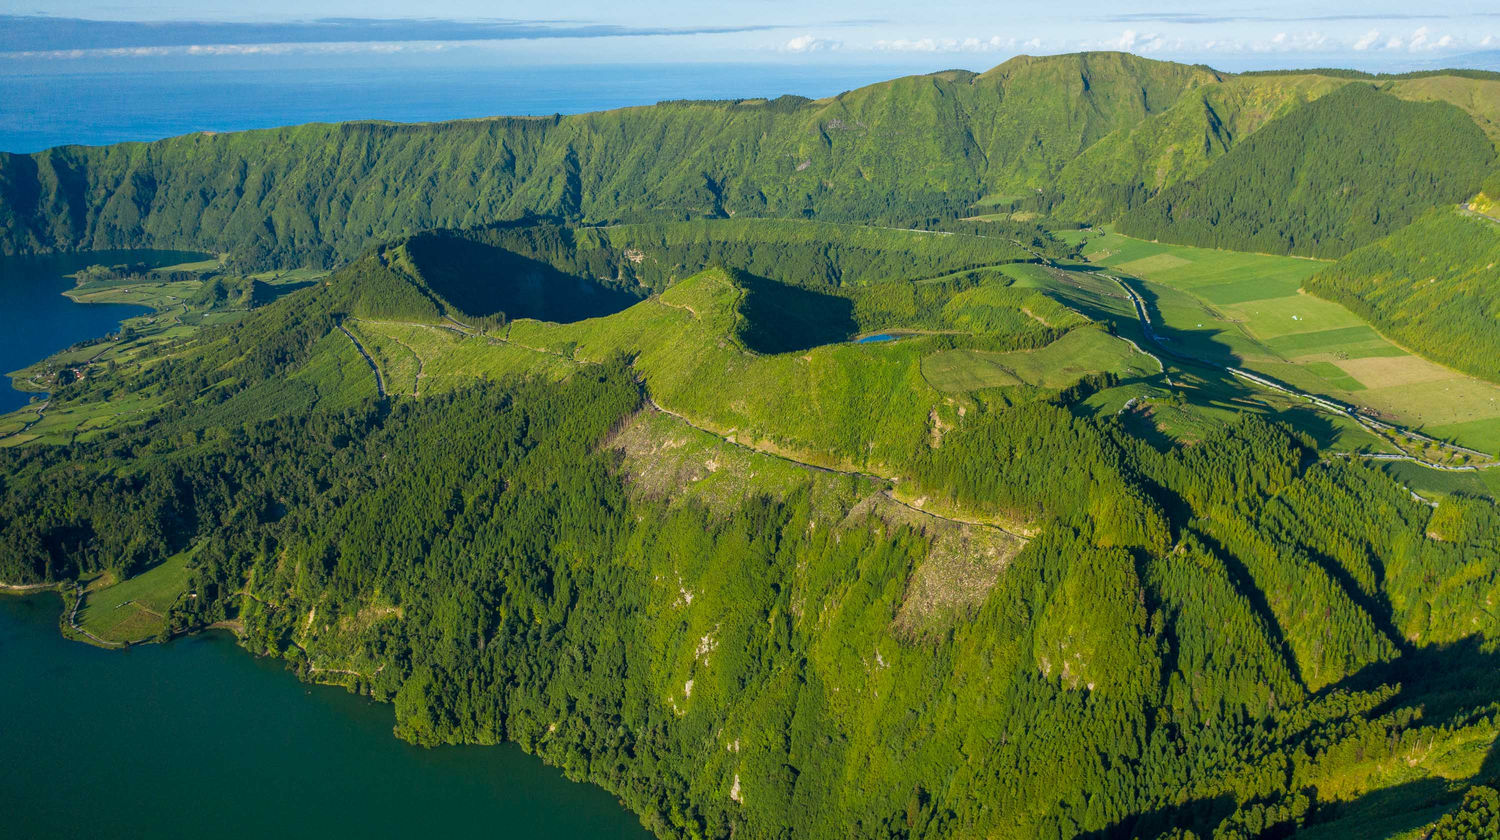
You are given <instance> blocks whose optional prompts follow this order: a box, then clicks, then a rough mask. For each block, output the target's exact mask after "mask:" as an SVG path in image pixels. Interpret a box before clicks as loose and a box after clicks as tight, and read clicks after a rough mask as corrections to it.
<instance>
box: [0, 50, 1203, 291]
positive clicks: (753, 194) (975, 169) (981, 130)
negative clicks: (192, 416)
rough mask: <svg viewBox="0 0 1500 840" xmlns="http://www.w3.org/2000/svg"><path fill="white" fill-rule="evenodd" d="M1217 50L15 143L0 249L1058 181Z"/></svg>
mask: <svg viewBox="0 0 1500 840" xmlns="http://www.w3.org/2000/svg"><path fill="white" fill-rule="evenodd" d="M1217 78H1218V76H1217V75H1216V74H1214V73H1212V72H1210V71H1208V70H1205V69H1202V68H1195V67H1187V66H1182V65H1175V64H1166V63H1162V62H1155V61H1149V60H1146V59H1141V58H1137V57H1135V56H1129V55H1123V54H1118V53H1101V54H1081V55H1072V56H1061V57H1055V58H1048V59H1031V58H1018V59H1015V60H1013V61H1010V62H1007V63H1006V64H1004V65H1001V66H1000V67H997V68H995V69H994V70H992V71H990V72H988V73H985V74H982V75H977V76H976V75H973V74H958V75H954V74H938V75H931V76H914V77H908V78H904V79H896V80H894V81H890V82H885V83H881V84H877V85H871V86H869V87H865V88H860V89H858V90H854V91H849V92H847V93H844V94H841V95H839V96H837V97H834V98H832V99H828V100H820V101H817V102H809V101H806V100H798V99H795V98H792V99H778V100H774V101H771V102H767V101H765V100H744V101H726V102H671V103H663V104H660V105H656V106H652V107H644V108H627V109H622V110H618V111H609V112H604V113H594V114H582V115H578V116H569V117H561V118H557V119H547V118H497V119H487V120H470V121H463V122H454V123H434V124H423V125H391V124H383V123H346V124H341V125H305V126H299V127H295V128H285V129H272V130H267V131H250V132H240V133H235V134H223V135H209V134H193V135H187V136H183V137H178V138H173V139H170V140H163V141H159V142H155V143H126V144H119V145H115V146H107V147H100V148H85V147H62V148H57V149H51V150H48V151H46V152H40V153H37V154H35V155H9V154H7V155H0V253H17V252H22V251H32V250H49V249H76V248H106V247H121V246H130V247H142V246H146V245H149V244H152V243H155V244H165V243H169V242H171V243H187V242H191V243H194V244H195V245H196V246H197V247H201V248H203V249H206V250H211V251H215V252H220V253H223V252H229V253H232V254H233V255H235V256H236V257H237V258H239V259H241V260H244V261H246V262H248V263H251V264H271V263H277V264H302V263H312V264H322V265H327V264H330V263H332V262H335V261H344V260H347V259H350V258H352V257H353V256H355V255H356V254H358V253H359V252H361V251H362V250H364V249H365V248H367V247H368V246H369V245H370V244H371V243H372V241H375V240H380V239H384V238H388V237H390V236H392V235H396V234H401V233H411V232H415V231H418V230H424V229H427V228H437V227H470V226H476V225H481V224H485V223H488V222H493V221H497V220H503V219H512V218H517V217H519V216H522V215H524V214H526V213H540V214H550V215H557V216H562V217H565V218H568V219H570V220H578V221H589V222H605V221H620V220H630V219H632V218H638V217H649V218H656V219H660V218H672V217H674V216H675V217H677V218H692V217H705V216H722V215H761V216H765V215H769V216H786V217H801V216H809V215H815V216H818V217H819V218H823V219H828V220H849V219H877V220H886V221H896V220H901V219H908V218H915V217H921V216H926V215H931V214H935V213H937V214H941V213H944V212H947V213H949V214H953V215H956V214H958V213H959V211H962V210H963V209H964V208H965V207H966V206H967V205H968V203H970V202H972V201H974V200H976V199H978V198H979V197H980V196H982V195H985V194H986V193H988V192H990V191H993V190H1011V189H1018V188H1021V187H1023V186H1026V187H1037V186H1042V185H1044V184H1047V183H1049V182H1050V180H1051V179H1052V177H1053V176H1054V175H1055V174H1056V173H1057V171H1058V170H1060V169H1061V168H1062V167H1063V166H1064V165H1065V164H1066V163H1067V162H1068V161H1069V160H1071V159H1073V158H1074V157H1075V156H1076V155H1077V154H1078V153H1079V152H1081V151H1082V150H1083V149H1084V148H1086V147H1087V146H1089V145H1090V144H1092V143H1093V142H1094V141H1096V140H1098V139H1099V138H1100V137H1103V136H1105V135H1106V134H1109V133H1110V132H1112V131H1114V130H1116V129H1119V128H1121V127H1124V126H1127V125H1133V124H1135V123H1138V122H1139V121H1140V120H1142V119H1144V118H1146V117H1147V116H1149V115H1151V114H1154V113H1157V112H1159V111H1162V110H1165V109H1166V108H1168V107H1170V106H1171V105H1172V103H1173V102H1175V101H1176V99H1177V98H1178V96H1179V95H1180V94H1181V93H1182V91H1184V90H1186V89H1188V88H1190V87H1193V86H1197V85H1202V84H1207V83H1211V82H1214V81H1215V80H1217Z"/></svg>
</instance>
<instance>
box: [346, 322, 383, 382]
mask: <svg viewBox="0 0 1500 840" xmlns="http://www.w3.org/2000/svg"><path fill="white" fill-rule="evenodd" d="M339 330H340V331H341V332H343V334H344V335H347V336H349V340H350V341H352V342H354V349H355V350H358V351H359V355H361V356H364V357H365V361H366V362H369V363H370V370H372V371H374V372H375V391H376V392H377V393H379V394H380V396H382V397H384V396H385V380H383V379H381V378H380V366H379V365H377V364H375V360H374V359H372V358H370V354H369V353H366V352H365V348H364V345H363V344H360V343H359V339H357V338H355V337H354V333H352V332H349V330H348V328H347V327H345V326H344V324H343V322H342V321H340V322H339Z"/></svg>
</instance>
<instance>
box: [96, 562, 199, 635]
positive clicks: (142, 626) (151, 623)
mask: <svg viewBox="0 0 1500 840" xmlns="http://www.w3.org/2000/svg"><path fill="white" fill-rule="evenodd" d="M191 556H192V550H191V549H190V550H188V551H184V552H180V553H178V554H175V555H173V556H172V557H169V558H167V559H166V560H163V561H162V562H161V563H159V564H157V565H155V566H153V567H151V568H150V569H148V570H146V571H144V572H142V573H141V574H138V575H136V576H135V577H132V578H129V579H128V580H122V581H119V582H108V581H109V578H108V577H103V578H100V579H98V580H96V581H95V582H94V584H93V585H90V586H89V588H88V589H87V590H85V592H84V601H83V606H82V608H81V609H79V611H78V626H80V627H82V628H83V629H84V630H87V631H88V632H90V633H92V634H94V635H95V636H97V637H99V638H101V639H103V640H105V641H106V642H120V643H124V642H139V641H144V640H146V639H150V638H153V637H155V636H156V635H157V634H159V633H160V632H161V631H162V630H163V629H164V628H165V627H166V626H167V624H166V615H167V611H168V610H170V609H171V608H172V605H173V604H174V603H176V602H177V599H178V598H181V597H182V596H183V594H184V593H185V592H186V591H187V582H188V560H189V558H190V557H191Z"/></svg>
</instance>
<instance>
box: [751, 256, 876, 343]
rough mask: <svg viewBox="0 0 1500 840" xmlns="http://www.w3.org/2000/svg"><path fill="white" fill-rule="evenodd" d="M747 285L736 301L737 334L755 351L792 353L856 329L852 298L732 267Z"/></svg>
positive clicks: (841, 337)
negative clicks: (792, 284)
mask: <svg viewBox="0 0 1500 840" xmlns="http://www.w3.org/2000/svg"><path fill="white" fill-rule="evenodd" d="M735 281H736V282H737V283H738V284H739V285H740V287H741V288H743V289H744V290H745V299H744V301H743V302H741V304H740V315H741V320H740V325H739V335H740V340H741V341H743V342H744V343H745V346H746V347H748V348H750V349H751V350H754V351H755V352H757V353H793V352H796V351H799V350H807V349H810V348H813V347H817V346H820V345H823V344H833V343H835V342H840V341H846V340H848V338H849V337H850V336H852V335H854V333H855V331H856V330H857V329H859V325H858V323H856V322H855V320H854V302H853V301H851V300H849V299H848V298H845V297H839V296H838V295H829V294H823V293H821V292H815V291H812V290H810V289H804V288H802V287H800V286H789V285H787V284H785V283H778V282H776V281H775V280H768V279H766V278H764V277H757V276H755V275H753V274H746V273H744V272H736V274H735Z"/></svg>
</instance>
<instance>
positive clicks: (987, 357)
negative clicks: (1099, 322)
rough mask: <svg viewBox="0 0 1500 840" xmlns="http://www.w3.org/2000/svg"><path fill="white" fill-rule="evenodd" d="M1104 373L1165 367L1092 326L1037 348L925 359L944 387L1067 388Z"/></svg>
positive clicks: (934, 380)
mask: <svg viewBox="0 0 1500 840" xmlns="http://www.w3.org/2000/svg"><path fill="white" fill-rule="evenodd" d="M1100 371H1107V372H1109V373H1114V374H1116V375H1118V376H1121V377H1122V378H1129V377H1138V376H1150V375H1152V374H1156V373H1158V372H1160V368H1159V367H1158V365H1157V364H1156V363H1155V362H1153V361H1152V360H1151V359H1149V358H1147V357H1146V356H1144V355H1142V354H1141V353H1138V352H1136V351H1135V350H1134V349H1133V348H1132V347H1131V346H1130V345H1128V344H1126V343H1125V342H1123V341H1121V340H1120V339H1118V338H1114V337H1113V336H1110V335H1108V334H1106V333H1104V332H1102V331H1100V330H1093V329H1079V330H1074V331H1072V332H1070V333H1068V334H1067V335H1065V336H1063V337H1062V338H1060V339H1058V340H1057V341H1054V342H1052V343H1051V344H1049V345H1047V346H1046V347H1043V348H1041V349H1038V350H1012V351H1010V352H1006V353H996V352H991V351H986V350H945V351H941V352H938V353H934V354H932V355H930V356H927V357H926V358H924V359H923V360H922V375H923V376H925V377H926V378H927V381H928V382H929V383H931V384H932V387H934V388H936V389H938V390H939V391H972V390H975V389H978V388H994V387H1001V386H1006V385H1034V386H1040V387H1044V388H1064V387H1067V386H1068V385H1071V384H1073V383H1074V382H1076V381H1077V380H1078V379H1079V378H1081V377H1082V376H1084V375H1086V374H1089V373H1094V372H1100Z"/></svg>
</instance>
